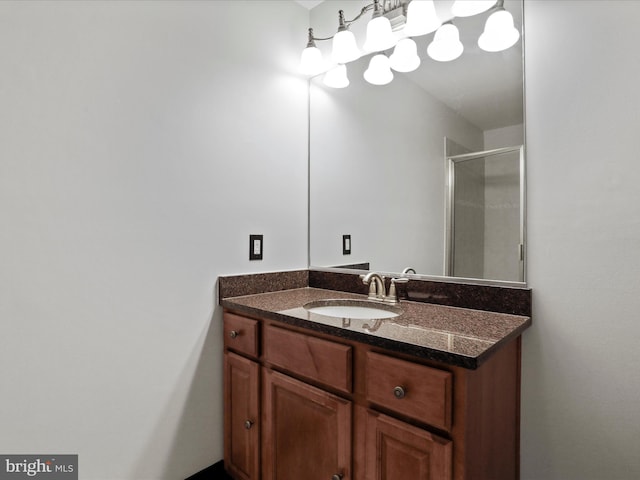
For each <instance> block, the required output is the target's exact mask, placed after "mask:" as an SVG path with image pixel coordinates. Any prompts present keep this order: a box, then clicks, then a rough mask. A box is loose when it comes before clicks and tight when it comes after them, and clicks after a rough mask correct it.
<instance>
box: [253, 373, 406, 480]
mask: <svg viewBox="0 0 640 480" xmlns="http://www.w3.org/2000/svg"><path fill="white" fill-rule="evenodd" d="M263 379H264V404H263V407H264V408H263V411H262V414H263V419H264V421H263V425H264V426H263V442H262V444H263V455H262V465H263V471H262V475H263V477H262V478H263V480H301V479H304V480H331V479H332V478H341V479H343V480H350V479H351V402H350V401H348V400H345V399H343V398H340V397H337V396H335V395H332V394H330V393H328V392H325V391H323V390H320V389H318V388H315V387H312V386H310V385H307V384H306V383H303V382H300V381H298V380H295V379H293V378H291V377H288V376H286V375H283V374H281V373H278V372H274V371H272V370H270V369H266V368H264V369H263ZM405 480H406V479H405Z"/></svg>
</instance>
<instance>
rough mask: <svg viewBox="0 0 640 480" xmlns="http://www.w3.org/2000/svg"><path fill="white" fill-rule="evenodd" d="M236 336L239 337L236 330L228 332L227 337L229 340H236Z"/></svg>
mask: <svg viewBox="0 0 640 480" xmlns="http://www.w3.org/2000/svg"><path fill="white" fill-rule="evenodd" d="M238 335H240V333H239V332H238V331H237V330H231V331H230V332H229V336H230V337H231V338H236V337H237V336H238Z"/></svg>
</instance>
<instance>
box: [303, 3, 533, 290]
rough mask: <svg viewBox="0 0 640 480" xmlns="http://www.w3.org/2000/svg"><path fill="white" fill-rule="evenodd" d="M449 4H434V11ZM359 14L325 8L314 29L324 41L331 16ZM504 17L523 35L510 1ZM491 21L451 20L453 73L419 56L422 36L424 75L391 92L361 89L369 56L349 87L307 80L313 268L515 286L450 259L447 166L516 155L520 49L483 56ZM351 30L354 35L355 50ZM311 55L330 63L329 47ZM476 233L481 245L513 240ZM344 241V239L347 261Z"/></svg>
mask: <svg viewBox="0 0 640 480" xmlns="http://www.w3.org/2000/svg"><path fill="white" fill-rule="evenodd" d="M451 3H452V2H450V1H444V0H443V1H441V2H438V1H436V4H437V8H438V9H439V11H446V9H447V8H450V6H451ZM365 4H366V2H362V5H365ZM362 5H361V4H360V2H353V1H351V2H335V1H332V2H324V3H323V4H321V5H319V6H317V7H315V8H314V9H313V10H312V11H311V25H313V26H314V31H315V32H316V34H317V35H319V36H322V35H323V34H324V33H326V34H327V36H328V35H332V34H333V32H331V29H334V28H335V25H334V24H335V18H336V14H337V9H339V8H343V9H344V10H345V15H346V16H347V17H351V18H352V17H353V16H355V15H356V14H357V13H358V12H359V9H360V8H361V6H362ZM505 8H507V9H508V10H509V11H510V12H511V13H512V14H513V16H514V18H515V21H516V25H517V26H518V27H519V28H520V29H521V25H522V4H521V2H519V1H506V2H505ZM487 16H488V13H487V14H483V15H482V14H481V15H477V16H475V17H467V18H460V19H455V23H456V24H457V26H458V27H459V29H460V34H461V40H462V42H463V44H464V46H465V50H464V52H463V54H462V56H460V57H459V58H458V59H456V60H454V61H453V62H446V63H442V62H436V61H435V60H432V59H431V58H430V57H429V56H428V55H427V54H426V47H427V45H428V43H429V42H430V41H431V39H432V37H433V34H429V35H426V36H422V37H416V38H415V40H416V42H417V43H418V53H419V55H420V57H421V62H422V64H421V67H420V68H419V69H418V70H416V71H415V72H411V73H408V74H399V73H397V72H394V79H393V81H392V82H391V83H390V84H388V85H384V86H374V85H371V84H369V83H367V82H366V81H365V80H364V78H363V73H364V71H365V70H366V68H367V66H368V62H369V59H370V55H369V56H365V57H363V58H361V59H360V60H358V61H356V62H351V63H349V64H347V70H348V77H349V82H350V84H349V86H348V87H347V88H343V89H332V88H329V87H326V86H325V85H324V84H323V82H322V76H317V77H314V78H313V79H311V80H310V130H309V135H310V136H309V141H310V185H309V194H310V212H309V214H310V218H309V222H310V224H309V228H310V240H309V241H310V252H309V255H310V266H312V267H313V266H317V267H337V266H342V265H354V264H362V265H367V266H369V268H370V269H371V270H376V271H383V272H396V273H399V272H401V271H402V270H403V269H405V268H409V267H410V268H413V269H414V270H415V271H416V272H417V274H422V275H429V276H447V275H451V276H464V277H472V278H484V279H491V280H509V281H513V280H518V281H520V280H523V278H524V277H523V276H521V275H520V274H518V278H514V277H513V275H511V274H509V275H502V274H499V273H496V270H492V269H482V270H479V269H475V270H465V269H456V268H452V266H451V265H452V264H451V257H450V256H449V257H448V255H449V254H450V251H451V250H452V249H451V247H450V245H451V234H450V233H448V232H450V229H449V230H448V225H449V226H450V217H449V214H450V209H449V210H448V208H447V199H448V198H449V167H448V162H449V158H450V157H452V156H456V155H461V154H468V153H470V152H482V151H487V150H494V149H500V148H504V147H516V148H519V147H520V146H522V145H523V144H524V126H523V123H524V117H523V104H524V98H523V71H522V64H523V61H522V60H523V59H522V40H520V41H519V42H518V43H517V44H516V45H515V46H514V47H512V48H511V49H509V50H506V51H504V52H497V53H488V52H485V51H482V50H480V49H479V47H478V46H477V38H478V36H479V35H480V33H481V32H482V29H483V27H484V22H485V21H486V17H487ZM364 23H365V24H366V22H364ZM358 28H359V26H357V25H355V24H354V25H353V27H352V29H353V30H354V33H356V38H358V40H359V42H360V41H362V40H363V39H364V34H362V35H359V33H358ZM327 30H328V31H327ZM318 46H319V47H321V48H324V49H325V50H326V51H325V57H328V56H329V51H328V49H329V48H330V42H327V43H326V44H324V45H318ZM522 164H524V160H523V162H522ZM519 173H520V172H519ZM521 173H522V174H524V170H522V172H521ZM523 178H524V176H523ZM487 182H488V184H489V183H491V180H488V181H487ZM523 186H524V184H523V183H522V184H518V195H521V194H523V193H524V189H523V188H522V187H523ZM459 187H460V185H459ZM520 207H522V213H524V204H522V205H520V206H519V207H518V208H520ZM489 210H491V213H492V214H493V213H496V211H495V210H497V209H496V208H493V209H489ZM497 213H498V215H501V212H497ZM520 220H521V223H522V226H517V227H516V229H515V235H516V236H517V237H518V242H517V244H518V245H519V244H520V243H524V238H520V234H521V230H522V232H523V231H524V227H523V225H524V215H522V217H521V218H520ZM488 225H490V224H488ZM483 228H485V229H488V230H487V232H486V235H487V236H491V234H492V233H494V234H495V236H506V237H509V236H510V235H511V234H510V233H509V234H507V233H506V232H505V231H502V233H501V232H500V231H497V230H495V231H494V230H492V227H491V226H487V227H483ZM458 230H459V231H463V230H464V229H462V227H458ZM343 235H350V236H351V253H350V254H349V255H344V254H343V248H342V247H343V245H342V239H343ZM483 235H485V234H484V233H483ZM466 241H467V243H473V242H474V241H475V240H474V239H467V240H466ZM515 248H516V249H518V248H522V247H518V246H516V247H515ZM476 251H480V249H479V248H477V249H476ZM483 251H484V249H483ZM482 262H483V263H484V259H483V260H482ZM476 264H477V262H476ZM456 270H458V271H456ZM522 271H524V265H522ZM500 277H504V278H500Z"/></svg>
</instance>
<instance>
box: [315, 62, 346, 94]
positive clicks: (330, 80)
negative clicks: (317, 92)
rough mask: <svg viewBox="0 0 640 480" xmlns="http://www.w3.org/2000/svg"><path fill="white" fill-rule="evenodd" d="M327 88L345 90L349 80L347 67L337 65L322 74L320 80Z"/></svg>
mask: <svg viewBox="0 0 640 480" xmlns="http://www.w3.org/2000/svg"><path fill="white" fill-rule="evenodd" d="M322 81H323V83H324V84H325V85H326V86H327V87H331V88H345V87H348V86H349V78H348V77H347V66H346V65H337V66H335V67H333V68H332V69H331V70H329V71H328V72H327V73H325V74H324V78H323V79H322Z"/></svg>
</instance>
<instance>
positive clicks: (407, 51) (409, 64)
mask: <svg viewBox="0 0 640 480" xmlns="http://www.w3.org/2000/svg"><path fill="white" fill-rule="evenodd" d="M389 61H390V65H391V68H393V69H394V70H395V71H396V72H403V73H406V72H413V71H414V70H416V69H417V68H418V67H419V66H420V57H419V56H418V46H417V45H416V42H414V41H413V40H411V39H410V38H403V39H402V40H400V41H399V42H398V44H397V45H396V48H395V49H394V50H393V53H392V54H391V56H390V57H389Z"/></svg>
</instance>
